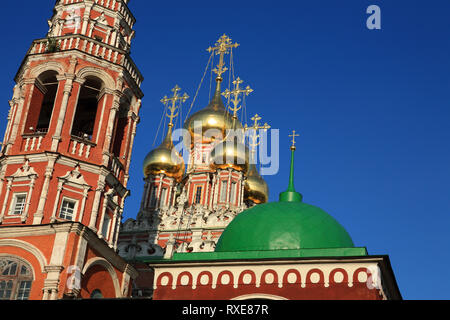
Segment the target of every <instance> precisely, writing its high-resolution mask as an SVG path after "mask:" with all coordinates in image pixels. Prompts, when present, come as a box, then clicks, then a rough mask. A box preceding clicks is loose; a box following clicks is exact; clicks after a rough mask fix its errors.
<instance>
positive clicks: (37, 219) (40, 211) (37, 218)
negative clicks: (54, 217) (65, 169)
mask: <svg viewBox="0 0 450 320" xmlns="http://www.w3.org/2000/svg"><path fill="white" fill-rule="evenodd" d="M49 158H50V159H49V162H48V165H47V167H46V168H45V180H44V185H43V186H42V191H41V196H40V198H39V204H38V208H37V211H36V213H35V214H34V217H33V224H41V223H42V219H43V217H44V207H45V202H46V201H47V197H48V188H49V185H50V180H51V179H52V176H53V170H54V167H55V162H56V159H57V156H56V155H49Z"/></svg>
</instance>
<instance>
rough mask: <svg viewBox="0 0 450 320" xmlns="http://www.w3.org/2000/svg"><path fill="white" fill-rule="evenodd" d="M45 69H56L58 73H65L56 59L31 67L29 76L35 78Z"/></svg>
mask: <svg viewBox="0 0 450 320" xmlns="http://www.w3.org/2000/svg"><path fill="white" fill-rule="evenodd" d="M46 71H56V72H57V73H58V74H59V75H64V73H65V72H64V66H63V65H62V64H61V63H59V62H56V61H47V62H45V63H41V64H39V65H37V66H36V67H34V68H33V69H31V71H30V77H31V78H37V77H39V76H40V75H41V74H42V73H44V72H46Z"/></svg>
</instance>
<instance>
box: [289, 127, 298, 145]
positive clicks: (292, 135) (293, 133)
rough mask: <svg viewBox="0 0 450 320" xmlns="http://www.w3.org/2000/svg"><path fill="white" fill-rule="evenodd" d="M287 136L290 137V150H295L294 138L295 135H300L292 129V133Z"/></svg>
mask: <svg viewBox="0 0 450 320" xmlns="http://www.w3.org/2000/svg"><path fill="white" fill-rule="evenodd" d="M289 137H291V138H292V146H291V150H295V143H296V141H295V138H296V137H300V135H299V134H296V133H295V130H293V131H292V134H291V135H289Z"/></svg>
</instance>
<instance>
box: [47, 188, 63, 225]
mask: <svg viewBox="0 0 450 320" xmlns="http://www.w3.org/2000/svg"><path fill="white" fill-rule="evenodd" d="M63 185H64V182H63V181H59V182H58V190H57V191H56V199H55V204H54V205H53V212H52V217H51V219H50V222H51V223H54V222H55V221H56V210H58V204H59V197H60V195H61V191H62V189H63Z"/></svg>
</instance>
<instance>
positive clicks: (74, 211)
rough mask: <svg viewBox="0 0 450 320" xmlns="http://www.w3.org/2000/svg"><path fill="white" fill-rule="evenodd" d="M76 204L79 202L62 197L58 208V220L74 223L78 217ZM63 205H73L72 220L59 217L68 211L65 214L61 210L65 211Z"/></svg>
mask: <svg viewBox="0 0 450 320" xmlns="http://www.w3.org/2000/svg"><path fill="white" fill-rule="evenodd" d="M78 202H79V201H78V200H75V199H72V198H69V197H62V199H61V206H60V208H59V213H58V219H62V220H67V221H76V218H77V215H78ZM65 203H73V204H74V206H73V212H72V219H67V218H66V217H62V216H61V214H62V213H67V212H68V211H69V210H68V211H66V212H63V210H65V209H67V207H64V204H65Z"/></svg>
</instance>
